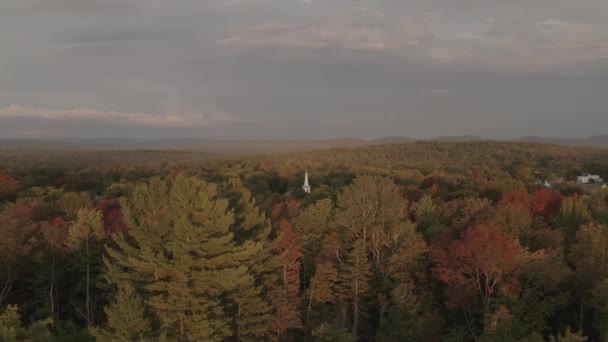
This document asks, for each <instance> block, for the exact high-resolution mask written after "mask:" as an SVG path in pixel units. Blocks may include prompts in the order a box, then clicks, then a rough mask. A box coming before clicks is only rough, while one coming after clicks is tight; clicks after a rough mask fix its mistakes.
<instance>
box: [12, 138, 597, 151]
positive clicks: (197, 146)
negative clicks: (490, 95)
mask: <svg viewBox="0 0 608 342" xmlns="http://www.w3.org/2000/svg"><path fill="white" fill-rule="evenodd" d="M484 140H487V139H484V138H483V137H480V136H475V135H461V136H439V137H435V138H431V139H420V140H419V139H414V138H409V137H404V136H390V137H382V138H378V139H372V140H365V139H355V138H340V139H325V140H294V139H260V140H213V139H204V138H182V139H180V138H176V139H131V138H120V139H114V138H112V139H111V138H105V139H85V138H83V139H57V140H0V151H59V150H72V151H83V150H88V151H108V150H120V151H132V150H154V151H185V152H204V153H212V154H268V153H282V152H298V151H312V150H326V149H334V148H354V147H364V146H373V145H397V144H409V143H414V142H417V141H433V142H479V141H484ZM514 142H528V143H537V144H552V145H562V146H590V147H603V148H608V135H598V136H592V137H589V138H581V139H562V138H543V137H535V136H529V137H524V138H521V139H516V140H514Z"/></svg>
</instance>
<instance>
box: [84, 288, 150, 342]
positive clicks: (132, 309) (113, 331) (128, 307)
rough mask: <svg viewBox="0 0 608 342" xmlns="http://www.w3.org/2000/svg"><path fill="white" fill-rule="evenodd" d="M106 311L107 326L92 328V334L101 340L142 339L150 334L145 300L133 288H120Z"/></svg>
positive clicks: (117, 341)
mask: <svg viewBox="0 0 608 342" xmlns="http://www.w3.org/2000/svg"><path fill="white" fill-rule="evenodd" d="M105 313H106V317H107V323H106V326H105V327H104V328H102V329H99V328H91V333H92V335H93V336H94V337H95V338H97V339H98V340H100V341H116V342H119V341H142V340H145V339H146V337H147V336H149V335H150V332H151V330H152V326H151V322H150V321H149V319H148V318H147V317H146V313H145V306H144V303H143V300H142V299H141V298H140V297H139V296H138V295H137V294H136V293H134V292H133V289H130V288H120V289H119V290H118V293H117V294H116V298H115V299H114V301H113V302H112V303H111V304H110V305H109V306H107V307H106V308H105Z"/></svg>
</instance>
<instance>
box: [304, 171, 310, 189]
mask: <svg viewBox="0 0 608 342" xmlns="http://www.w3.org/2000/svg"><path fill="white" fill-rule="evenodd" d="M302 190H304V192H305V193H307V194H309V193H310V184H308V170H307V171H306V175H305V176H304V185H303V186H302Z"/></svg>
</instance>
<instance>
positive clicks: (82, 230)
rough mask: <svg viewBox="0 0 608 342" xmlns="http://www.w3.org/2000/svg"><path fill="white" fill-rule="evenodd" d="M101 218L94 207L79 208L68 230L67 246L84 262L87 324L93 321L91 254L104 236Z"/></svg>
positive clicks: (97, 248)
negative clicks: (80, 255) (81, 257)
mask: <svg viewBox="0 0 608 342" xmlns="http://www.w3.org/2000/svg"><path fill="white" fill-rule="evenodd" d="M104 236H105V233H104V230H103V219H102V216H101V213H100V212H99V211H97V210H94V209H80V210H78V212H77V218H76V221H75V222H74V223H73V224H72V226H70V228H69V230H68V239H67V244H68V247H69V248H70V249H71V250H72V251H75V252H76V253H79V254H82V256H83V258H84V263H85V273H86V275H85V277H86V278H85V279H86V280H85V281H86V285H85V310H84V312H83V313H82V315H83V316H84V318H85V320H86V321H87V324H88V325H92V324H93V323H94V319H95V317H94V305H93V301H92V300H91V271H92V270H91V264H92V262H94V260H97V259H98V258H94V257H93V255H95V254H97V253H96V251H99V250H100V241H101V240H102V239H103V238H104Z"/></svg>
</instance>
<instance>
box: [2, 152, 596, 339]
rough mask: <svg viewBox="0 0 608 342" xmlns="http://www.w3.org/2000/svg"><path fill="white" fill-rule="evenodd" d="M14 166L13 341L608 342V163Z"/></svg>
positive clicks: (391, 157)
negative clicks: (586, 178)
mask: <svg viewBox="0 0 608 342" xmlns="http://www.w3.org/2000/svg"><path fill="white" fill-rule="evenodd" d="M41 155H45V156H46V157H45V158H41ZM0 158H1V159H0V307H1V309H0V313H1V314H0V341H15V340H32V341H46V340H49V341H88V340H98V341H129V340H133V341H135V340H137V341H140V340H141V341H266V340H270V341H604V340H606V341H608V190H605V189H604V190H598V191H595V192H593V193H589V192H588V191H586V190H585V189H583V188H581V187H580V186H578V185H576V184H574V183H573V182H569V181H568V180H569V179H571V177H572V176H574V175H576V174H579V173H581V172H592V173H597V174H599V175H602V176H604V178H608V150H603V149H588V148H567V147H558V146H548V145H535V144H517V143H498V142H496V143H494V142H472V143H413V144H404V145H386V146H371V147H364V148H355V149H332V150H324V151H310V152H297V153H286V154H277V155H266V156H241V157H229V156H210V155H206V154H198V153H194V152H153V151H138V152H124V151H123V152H96V153H83V152H61V151H45V152H40V154H36V153H31V154H18V153H13V152H10V151H8V152H6V151H5V152H2V153H0ZM305 170H308V173H309V176H310V182H311V185H312V187H313V191H312V193H311V194H305V193H304V192H303V191H302V190H301V186H302V182H303V175H304V172H305ZM544 180H549V181H552V182H555V183H554V184H555V186H553V187H552V188H546V187H544V186H543V185H542V181H544ZM558 180H559V182H558Z"/></svg>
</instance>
